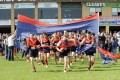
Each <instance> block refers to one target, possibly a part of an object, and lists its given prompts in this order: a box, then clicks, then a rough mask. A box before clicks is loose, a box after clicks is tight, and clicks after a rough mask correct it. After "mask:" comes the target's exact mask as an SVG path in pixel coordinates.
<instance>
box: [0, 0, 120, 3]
mask: <svg viewBox="0 0 120 80" xmlns="http://www.w3.org/2000/svg"><path fill="white" fill-rule="evenodd" d="M23 2H24V3H25V2H31V3H33V2H120V0H0V3H23Z"/></svg>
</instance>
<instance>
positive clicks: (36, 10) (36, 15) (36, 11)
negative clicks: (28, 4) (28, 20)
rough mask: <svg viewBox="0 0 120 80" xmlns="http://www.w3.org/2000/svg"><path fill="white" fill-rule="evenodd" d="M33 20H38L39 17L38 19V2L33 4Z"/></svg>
mask: <svg viewBox="0 0 120 80" xmlns="http://www.w3.org/2000/svg"><path fill="white" fill-rule="evenodd" d="M35 20H39V17H38V2H35Z"/></svg>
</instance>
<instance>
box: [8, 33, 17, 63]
mask: <svg viewBox="0 0 120 80" xmlns="http://www.w3.org/2000/svg"><path fill="white" fill-rule="evenodd" d="M15 36H16V31H15V32H14V34H12V35H10V36H9V37H8V60H9V61H11V60H12V61H14V38H15Z"/></svg>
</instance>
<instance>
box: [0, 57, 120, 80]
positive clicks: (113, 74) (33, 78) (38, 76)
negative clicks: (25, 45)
mask: <svg viewBox="0 0 120 80" xmlns="http://www.w3.org/2000/svg"><path fill="white" fill-rule="evenodd" d="M101 61H102V60H101V59H98V58H96V62H95V65H94V68H92V69H91V71H88V70H87V59H86V58H85V60H84V62H83V63H82V62H81V61H79V60H77V62H76V63H73V65H72V66H71V68H70V69H68V72H66V73H64V72H63V64H58V65H55V63H54V61H53V60H51V59H50V62H49V67H48V68H46V67H45V66H44V65H41V64H40V65H38V64H37V63H35V65H36V67H37V72H36V73H35V72H32V68H31V64H30V62H26V61H25V60H24V59H20V60H18V59H15V61H13V62H11V61H10V62H8V61H7V60H5V57H2V58H1V59H0V80H120V76H119V75H120V60H118V63H117V64H113V62H112V63H111V64H110V65H102V64H101Z"/></svg>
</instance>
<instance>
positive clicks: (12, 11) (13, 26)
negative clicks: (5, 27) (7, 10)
mask: <svg viewBox="0 0 120 80" xmlns="http://www.w3.org/2000/svg"><path fill="white" fill-rule="evenodd" d="M14 31H15V12H14V2H12V3H11V33H14Z"/></svg>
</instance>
